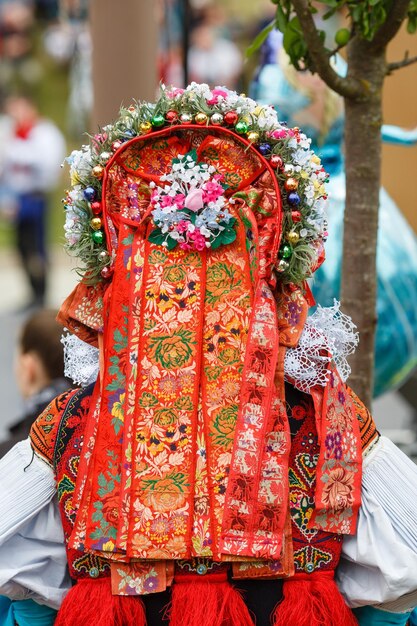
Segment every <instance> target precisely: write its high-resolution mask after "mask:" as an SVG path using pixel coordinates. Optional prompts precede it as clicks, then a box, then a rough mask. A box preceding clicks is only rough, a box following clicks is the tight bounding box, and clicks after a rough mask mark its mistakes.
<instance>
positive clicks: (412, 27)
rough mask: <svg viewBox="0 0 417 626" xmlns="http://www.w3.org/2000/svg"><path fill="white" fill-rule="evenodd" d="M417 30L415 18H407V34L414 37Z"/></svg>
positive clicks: (416, 19)
mask: <svg viewBox="0 0 417 626" xmlns="http://www.w3.org/2000/svg"><path fill="white" fill-rule="evenodd" d="M416 30H417V16H413V17H411V16H410V17H409V19H408V22H407V32H408V33H410V35H414V33H415V32H416Z"/></svg>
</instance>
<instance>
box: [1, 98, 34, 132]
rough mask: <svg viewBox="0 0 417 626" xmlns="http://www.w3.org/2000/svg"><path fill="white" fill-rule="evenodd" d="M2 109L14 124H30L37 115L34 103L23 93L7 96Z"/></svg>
mask: <svg viewBox="0 0 417 626" xmlns="http://www.w3.org/2000/svg"><path fill="white" fill-rule="evenodd" d="M4 110H5V113H6V114H7V115H9V116H10V117H11V118H12V119H13V121H14V123H15V124H16V126H32V125H33V124H35V122H36V120H37V119H38V117H39V112H38V108H37V106H36V103H35V102H34V100H32V98H31V97H30V96H29V95H27V94H23V93H18V94H13V95H11V96H9V97H8V98H7V99H6V101H5V105H4Z"/></svg>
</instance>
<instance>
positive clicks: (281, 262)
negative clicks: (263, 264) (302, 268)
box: [276, 259, 290, 272]
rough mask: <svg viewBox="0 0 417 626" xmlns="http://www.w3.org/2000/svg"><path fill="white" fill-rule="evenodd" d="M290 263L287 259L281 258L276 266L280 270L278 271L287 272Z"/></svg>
mask: <svg viewBox="0 0 417 626" xmlns="http://www.w3.org/2000/svg"><path fill="white" fill-rule="evenodd" d="M289 265H290V264H289V263H287V261H284V259H280V260H279V261H278V263H277V265H276V268H277V270H278V272H285V270H287V269H288V268H289Z"/></svg>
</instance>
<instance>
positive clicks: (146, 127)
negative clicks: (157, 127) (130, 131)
mask: <svg viewBox="0 0 417 626" xmlns="http://www.w3.org/2000/svg"><path fill="white" fill-rule="evenodd" d="M139 128H140V132H141V133H142V134H143V135H147V134H148V133H150V132H151V130H152V124H151V122H142V124H141V125H140V126H139Z"/></svg>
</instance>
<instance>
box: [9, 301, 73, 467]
mask: <svg viewBox="0 0 417 626" xmlns="http://www.w3.org/2000/svg"><path fill="white" fill-rule="evenodd" d="M56 315H57V311H56V310H53V309H41V310H39V311H36V312H35V313H33V314H32V315H31V316H30V317H29V318H28V319H27V321H26V322H25V323H24V324H23V327H22V329H21V332H20V337H19V340H18V347H17V354H16V358H15V368H14V373H15V378H16V382H17V385H18V388H19V391H20V394H21V396H22V398H23V400H24V406H23V410H22V413H21V415H20V416H19V418H18V419H17V421H16V422H15V423H14V424H12V425H11V426H10V427H9V437H8V439H7V440H6V441H3V442H2V443H0V457H2V456H3V455H4V454H6V452H8V451H9V450H10V449H11V448H12V447H13V446H14V445H15V443H17V442H18V441H22V439H25V438H26V437H27V436H28V435H29V430H30V427H31V426H32V422H33V421H34V420H35V419H36V418H37V417H38V415H39V414H40V413H41V412H42V411H43V409H44V408H45V407H46V406H47V405H48V404H49V402H50V401H51V400H52V399H53V398H55V397H56V396H57V395H58V394H60V393H63V392H64V391H65V390H66V389H69V388H70V386H71V382H70V381H69V380H68V379H67V378H65V376H64V348H63V345H62V343H61V337H62V326H61V324H59V323H58V322H57V321H56Z"/></svg>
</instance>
